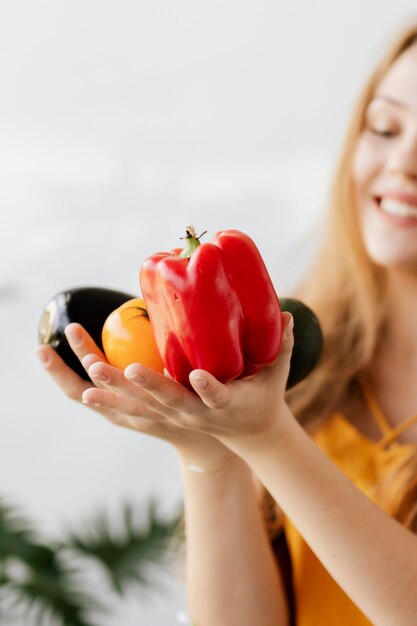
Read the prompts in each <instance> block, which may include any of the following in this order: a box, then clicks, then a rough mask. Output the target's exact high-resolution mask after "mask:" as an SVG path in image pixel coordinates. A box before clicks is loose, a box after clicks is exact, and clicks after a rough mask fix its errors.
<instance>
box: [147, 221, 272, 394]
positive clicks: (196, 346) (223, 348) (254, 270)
mask: <svg viewBox="0 0 417 626" xmlns="http://www.w3.org/2000/svg"><path fill="white" fill-rule="evenodd" d="M200 236H201V235H200ZM185 243H186V247H185V248H184V250H182V249H180V248H178V249H175V250H171V252H159V253H156V254H154V255H152V256H150V257H149V258H148V259H146V261H145V262H144V263H143V265H142V267H141V270H140V286H141V291H142V295H143V298H144V299H145V302H146V307H147V310H148V313H149V317H150V320H151V323H152V326H153V330H154V333H155V338H156V342H157V345H158V349H159V352H160V354H161V356H162V359H163V361H164V363H165V367H166V369H167V370H168V372H169V373H170V375H171V376H172V377H173V378H174V379H175V380H177V381H179V382H181V383H182V384H184V385H186V386H188V387H189V386H190V383H189V379H188V376H189V373H190V372H191V371H192V370H193V369H204V370H206V371H208V372H210V373H211V374H213V375H214V376H215V377H216V378H217V379H218V380H220V381H221V382H227V381H229V380H233V379H235V378H243V377H245V376H249V375H251V374H254V373H255V372H257V371H258V370H260V369H261V368H262V367H263V366H265V365H267V364H269V363H271V362H272V361H273V360H274V359H275V357H276V356H277V355H278V352H279V349H280V345H281V338H282V322H281V311H280V306H279V301H278V297H277V294H276V292H275V289H274V287H273V285H272V281H271V279H270V276H269V274H268V271H267V269H266V266H265V263H264V261H263V259H262V257H261V255H260V253H259V250H258V248H257V247H256V245H255V243H254V242H253V241H252V239H251V238H250V237H248V236H247V235H245V234H244V233H242V232H240V231H238V230H224V231H220V232H218V233H217V234H216V235H215V236H214V237H213V239H212V240H211V241H210V242H209V243H203V244H201V245H200V241H199V238H198V237H197V236H196V234H195V231H194V229H193V227H192V226H189V227H188V228H187V236H186V237H185Z"/></svg>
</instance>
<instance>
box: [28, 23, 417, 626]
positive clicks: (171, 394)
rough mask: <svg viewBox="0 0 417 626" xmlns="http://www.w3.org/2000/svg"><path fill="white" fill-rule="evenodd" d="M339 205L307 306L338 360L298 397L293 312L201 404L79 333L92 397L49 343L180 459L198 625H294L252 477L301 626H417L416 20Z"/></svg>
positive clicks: (305, 291) (372, 94) (117, 418)
mask: <svg viewBox="0 0 417 626" xmlns="http://www.w3.org/2000/svg"><path fill="white" fill-rule="evenodd" d="M331 200H332V201H331V203H330V214H329V219H328V231H327V237H326V238H325V242H324V245H323V250H322V252H321V254H320V257H319V259H318V262H317V264H316V267H315V269H314V271H313V272H312V274H311V276H309V277H308V280H306V281H305V284H304V286H303V288H302V289H300V291H299V294H298V295H299V296H300V297H301V298H302V299H303V300H304V301H306V302H307V303H308V304H309V305H310V306H312V308H313V309H314V310H315V311H316V312H317V314H318V316H319V318H320V320H321V323H322V326H323V330H324V333H325V345H326V349H325V353H324V355H323V358H322V361H321V365H320V367H319V368H318V369H317V370H316V371H315V372H314V373H313V374H312V375H311V376H310V377H309V378H308V379H307V380H306V381H304V382H303V383H301V384H299V385H298V386H297V387H295V388H294V389H293V390H292V391H291V392H290V393H288V394H287V395H285V393H284V390H285V383H286V378H287V375H288V371H289V359H290V355H291V349H292V342H293V336H292V324H293V320H292V318H291V316H290V315H289V314H287V313H283V321H284V338H283V344H282V349H281V352H280V355H279V357H278V358H277V360H276V361H275V362H274V363H273V364H272V365H271V366H269V367H267V368H265V369H264V370H263V371H262V372H260V373H259V374H257V375H256V376H254V377H252V378H250V379H247V380H238V381H234V382H232V383H229V384H226V385H223V384H221V383H219V382H218V381H216V380H215V379H214V378H213V377H212V376H211V375H210V374H208V373H207V372H204V371H201V370H195V371H194V372H192V373H191V375H190V381H191V384H192V387H193V388H194V390H195V392H196V393H193V392H191V391H189V390H187V389H185V388H184V387H182V386H181V385H179V384H177V383H176V382H175V381H173V380H171V379H170V378H169V377H168V376H162V375H159V374H157V373H155V372H153V371H151V370H147V369H146V368H145V367H143V366H141V365H139V364H134V365H130V366H129V367H128V368H127V369H126V370H125V372H124V373H123V372H121V371H119V370H116V369H115V368H113V367H111V366H110V365H109V364H107V363H106V362H105V359H104V357H103V355H102V354H101V353H100V352H99V350H98V349H97V347H96V346H95V345H94V343H93V342H92V340H91V338H89V337H88V335H87V334H86V333H85V331H84V330H83V329H82V328H81V327H80V326H79V325H77V324H71V325H70V326H69V327H68V328H67V337H68V340H69V342H70V344H71V347H72V348H73V350H74V352H75V353H76V354H77V356H78V357H79V358H80V360H81V362H82V363H83V365H84V367H85V368H86V370H87V371H88V373H89V375H90V376H91V378H92V380H93V381H94V383H95V385H96V386H94V387H91V385H89V384H88V383H86V382H84V381H82V380H81V379H80V378H78V377H77V376H76V375H75V374H74V373H73V372H72V371H71V370H69V369H68V368H67V367H66V366H65V365H64V363H63V362H62V361H61V360H60V359H59V357H58V356H57V355H56V354H55V353H54V352H53V350H51V349H50V348H48V347H46V346H42V347H40V348H39V356H40V358H41V359H42V361H43V363H44V365H45V367H46V369H47V370H48V372H49V373H50V374H51V376H52V377H53V378H54V379H55V381H56V382H57V383H58V385H60V387H61V388H62V390H63V391H64V392H65V393H66V394H67V395H68V396H69V397H71V398H73V399H75V400H78V401H79V400H81V399H82V401H83V402H84V403H86V404H87V405H88V406H90V407H92V408H93V409H94V410H96V411H99V412H100V413H101V414H103V415H104V416H105V417H107V418H108V419H110V420H112V421H113V422H115V423H116V424H119V425H122V426H127V427H129V428H132V429H134V430H139V431H141V432H146V433H148V434H151V435H154V436H157V437H160V438H162V439H165V440H167V441H169V442H170V443H171V444H173V445H174V447H175V448H176V450H177V452H178V456H179V460H180V464H181V468H182V476H183V483H184V500H185V518H186V536H187V587H188V594H189V612H190V615H191V617H192V620H193V621H195V622H196V623H197V624H198V626H246V625H248V626H253V625H254V624H256V625H257V626H277V625H287V624H289V623H290V620H291V619H292V617H293V616H292V615H291V610H290V609H291V603H290V602H289V600H288V595H287V593H286V586H285V579H284V576H283V575H282V570H281V569H280V567H279V566H277V560H276V558H275V556H274V551H273V550H272V547H271V541H270V537H269V536H268V534H267V533H266V532H265V528H266V526H265V520H264V519H263V512H262V507H261V506H260V500H261V495H262V494H260V493H259V488H258V487H257V484H258V482H257V481H255V480H254V479H253V476H254V475H255V476H256V477H257V479H258V480H259V482H260V484H261V485H263V486H264V488H265V490H266V491H265V493H266V501H268V498H269V501H270V503H271V502H272V503H273V505H274V506H273V508H274V511H275V513H277V515H276V520H277V523H276V527H277V529H278V527H279V519H280V517H281V515H278V512H279V511H282V512H283V515H282V518H283V524H284V527H285V532H286V536H287V541H288V544H289V548H290V553H291V560H292V566H293V573H294V578H293V580H294V592H295V599H296V614H297V615H296V623H297V625H298V626H313V625H320V626H334V624H349V626H359V625H360V626H362V625H365V624H377V626H385V625H387V626H393V625H399V624H401V626H408V625H410V626H411V625H415V624H416V623H417V594H416V592H415V581H416V580H417V537H416V536H415V533H414V531H415V530H416V529H417V461H416V459H417V416H415V415H414V414H415V412H416V411H417V385H416V384H414V381H415V379H416V376H417V330H416V326H415V324H414V311H415V309H416V306H417V26H415V27H413V28H411V29H409V30H408V31H407V32H406V33H403V34H402V35H401V37H400V38H399V39H398V41H397V42H396V43H395V45H394V47H393V48H392V49H391V50H390V51H389V53H388V54H387V56H386V58H384V59H383V61H382V63H381V64H380V66H379V67H378V69H377V71H376V73H375V75H374V76H373V77H372V78H371V80H370V82H369V84H368V85H367V87H366V89H365V91H364V93H363V95H362V97H361V99H360V102H359V105H358V108H357V110H356V112H355V114H354V117H353V121H352V124H351V126H350V128H349V132H348V135H347V140H346V144H345V147H344V151H343V155H342V159H341V161H340V164H339V167H338V171H337V173H336V177H335V183H334V186H333V193H332V198H331ZM410 416H412V417H410ZM302 426H304V427H305V428H303V427H302ZM307 431H308V432H309V434H307ZM275 503H276V504H275Z"/></svg>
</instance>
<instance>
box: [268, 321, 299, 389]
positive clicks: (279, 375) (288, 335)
mask: <svg viewBox="0 0 417 626" xmlns="http://www.w3.org/2000/svg"><path fill="white" fill-rule="evenodd" d="M282 318H283V333H282V342H281V348H280V351H279V354H278V356H277V358H276V359H275V361H274V362H273V363H272V364H271V365H270V366H269V367H266V368H265V369H264V370H263V372H261V375H263V376H264V377H265V380H266V381H267V382H268V383H269V382H270V379H273V380H274V384H276V383H277V381H278V385H279V386H280V388H281V390H282V392H284V390H285V385H286V383H287V379H288V374H289V372H290V361H291V354H292V350H293V347H294V333H293V329H294V318H293V316H292V315H291V313H289V312H288V311H284V312H283V313H282Z"/></svg>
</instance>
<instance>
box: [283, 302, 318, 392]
mask: <svg viewBox="0 0 417 626" xmlns="http://www.w3.org/2000/svg"><path fill="white" fill-rule="evenodd" d="M279 302H280V306H281V311H289V312H290V313H291V314H292V316H293V318H294V348H293V351H292V355H291V363H290V373H289V375H288V380H287V387H286V388H287V389H291V387H294V385H296V384H297V383H299V382H300V381H302V380H303V379H304V378H306V376H308V375H309V374H310V372H312V370H313V369H314V368H315V366H316V365H317V363H318V361H319V359H320V355H321V352H322V349H323V333H322V330H321V327H320V323H319V320H318V318H317V316H316V315H315V313H314V312H313V311H312V310H311V309H310V308H309V307H308V306H307V305H305V304H304V303H303V302H301V300H297V299H295V298H280V299H279Z"/></svg>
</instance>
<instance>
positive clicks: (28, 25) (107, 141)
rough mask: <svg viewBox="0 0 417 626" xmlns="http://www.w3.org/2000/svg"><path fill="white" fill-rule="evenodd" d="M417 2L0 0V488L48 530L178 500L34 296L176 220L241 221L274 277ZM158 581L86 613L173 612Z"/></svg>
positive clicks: (135, 253) (88, 280) (127, 621)
mask: <svg viewBox="0 0 417 626" xmlns="http://www.w3.org/2000/svg"><path fill="white" fill-rule="evenodd" d="M416 15H417V12H416V9H415V2H414V1H413V0H398V2H396V3H392V2H381V1H380V0H368V1H367V2H365V3H364V2H363V1H362V0H351V2H349V3H340V2H339V3H335V2H332V1H331V0H316V1H315V2H314V3H313V2H309V1H307V0H300V1H298V2H292V3H284V2H272V1H270V0H258V1H257V2H250V1H246V0H221V1H220V0H211V2H199V1H198V0H197V1H196V0H179V1H177V2H172V1H169V0H153V1H152V2H144V1H143V0H119V1H118V2H110V1H107V0H82V1H80V0H72V2H65V1H62V0H53V1H52V0H44V1H42V2H30V1H29V0H13V1H12V0H2V2H1V3H0V94H1V95H0V259H1V262H0V320H1V324H0V335H1V350H0V370H1V399H2V405H1V412H0V420H1V427H0V496H7V497H8V498H10V499H11V500H12V501H14V502H16V503H18V504H19V505H20V506H22V507H23V509H24V510H25V511H26V513H27V514H28V515H29V516H30V517H31V519H32V520H34V523H35V524H36V525H37V527H38V528H39V529H40V531H41V533H42V534H43V536H44V537H47V538H48V537H49V538H54V537H57V536H59V534H60V533H61V532H62V530H63V529H64V528H66V527H67V526H72V527H78V528H80V526H81V527H82V525H83V520H85V519H86V518H87V517H88V516H89V515H90V514H91V512H93V511H94V510H96V509H98V508H105V509H106V510H108V511H110V512H111V511H114V512H117V510H118V509H119V507H120V505H121V503H122V502H124V501H130V502H134V503H136V504H138V506H139V507H140V506H141V503H146V502H147V501H148V500H149V498H151V497H152V498H155V499H156V500H157V502H158V503H159V504H158V509H159V510H160V512H161V515H167V516H169V515H170V514H171V512H172V511H174V510H176V509H177V507H178V505H179V504H180V502H181V484H180V477H179V472H178V469H177V463H176V457H175V454H174V452H173V451H172V450H171V449H170V448H169V447H168V446H167V445H166V444H164V443H161V442H159V441H154V440H152V439H150V438H147V437H145V436H140V435H139V434H137V433H133V432H130V431H127V430H121V429H117V428H116V427H115V426H112V425H111V424H109V423H107V422H105V420H104V419H100V418H99V417H98V416H97V415H96V414H94V413H92V412H90V411H88V410H87V409H86V408H85V407H83V406H80V405H77V404H75V403H74V402H71V401H70V400H68V399H67V398H65V397H63V396H62V395H61V393H60V392H59V391H58V389H57V388H56V387H55V386H54V384H53V383H52V382H51V380H50V379H49V378H48V377H47V376H46V375H45V373H44V372H43V370H42V367H41V366H40V365H39V364H38V362H37V360H36V358H35V355H34V349H35V346H36V342H37V327H38V322H39V317H40V314H41V312H42V309H43V307H44V305H45V303H46V302H47V300H48V299H49V298H50V297H51V296H52V295H54V294H55V293H56V292H58V291H60V290H62V289H66V288H69V287H73V286H79V285H98V286H106V287H112V288H116V289H120V290H126V291H128V292H130V293H132V294H133V295H136V294H138V292H139V286H138V270H139V267H140V264H141V262H142V261H143V260H144V259H145V258H146V257H147V256H148V255H149V254H151V253H152V252H154V251H156V250H167V249H170V248H171V247H176V246H177V245H178V243H179V239H178V238H179V237H180V236H181V235H182V234H183V232H184V227H185V226H186V225H188V224H194V225H195V227H196V229H197V231H199V232H201V231H203V230H206V229H207V230H208V235H207V236H206V237H207V239H208V238H210V237H211V236H212V235H213V234H214V232H215V231H217V230H220V229H225V228H238V229H241V230H243V231H245V232H247V233H248V234H249V235H250V236H251V237H252V238H253V239H254V240H255V241H256V243H257V244H258V247H259V248H260V250H261V253H262V254H263V256H264V259H265V261H266V263H267V266H268V268H269V270H270V273H271V275H272V277H273V279H274V282H275V284H276V288H277V291H278V294H279V295H289V293H290V291H291V289H292V288H293V287H294V285H295V284H296V282H297V280H298V279H299V278H300V277H301V276H302V274H303V272H304V270H305V268H306V267H307V265H308V263H309V261H310V260H311V258H312V255H314V251H315V249H316V247H317V243H318V241H319V239H320V224H321V216H322V211H323V208H324V206H325V202H326V194H327V190H328V185H329V181H330V179H331V175H332V171H333V168H334V163H335V159H336V158H337V154H338V150H339V146H340V143H341V140H342V137H343V135H344V129H345V126H346V123H347V120H348V118H349V113H350V110H351V107H352V105H353V103H354V101H355V98H356V95H357V93H358V90H359V88H360V86H361V84H362V82H363V80H364V79H365V78H366V77H367V75H368V72H369V70H370V69H371V68H372V67H373V64H374V62H375V61H376V60H377V59H378V56H379V54H380V52H381V51H382V50H383V49H384V46H385V45H386V43H387V41H388V40H389V38H390V37H391V36H392V35H393V34H394V33H395V32H396V30H397V29H399V28H401V27H402V26H403V25H404V24H405V23H406V22H407V21H408V20H411V19H413V18H415V17H416ZM207 239H206V240H207ZM219 523H220V524H221V520H220V521H219ZM161 576H162V574H161ZM168 587H169V590H167V591H166V592H165V593H164V594H159V593H157V592H156V593H149V594H147V595H146V597H139V594H136V593H135V592H133V593H131V594H129V595H128V596H126V597H125V598H124V599H122V600H121V599H120V598H117V597H116V595H115V596H114V598H113V596H111V595H110V596H108V599H109V598H110V600H111V605H112V608H113V613H112V615H111V616H107V618H103V617H100V618H99V621H98V623H99V624H100V625H103V626H104V625H106V624H116V623H117V624H118V625H120V626H136V625H137V624H143V625H145V624H146V626H170V625H171V624H172V625H174V624H175V623H176V618H175V615H176V612H177V610H178V609H180V608H182V607H183V606H184V604H185V598H184V589H183V585H182V580H181V577H180V576H178V577H175V576H174V577H172V579H171V578H169V582H168ZM106 620H107V621H106ZM23 624H24V625H25V626H32V624H29V623H28V622H27V621H24V622H23Z"/></svg>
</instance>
